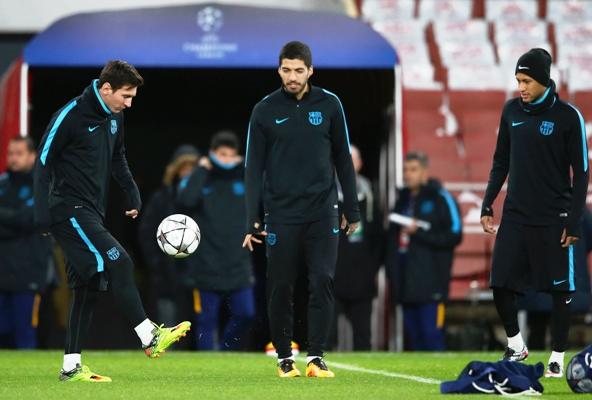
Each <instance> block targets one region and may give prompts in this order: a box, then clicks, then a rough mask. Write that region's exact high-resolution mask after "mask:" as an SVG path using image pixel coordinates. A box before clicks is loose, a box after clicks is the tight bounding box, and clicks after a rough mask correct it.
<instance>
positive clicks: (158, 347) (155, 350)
mask: <svg viewBox="0 0 592 400" xmlns="http://www.w3.org/2000/svg"><path fill="white" fill-rule="evenodd" d="M189 329H191V322H189V321H183V322H181V323H180V324H179V325H177V326H173V327H171V328H164V327H163V326H162V325H160V326H158V325H156V324H154V329H153V330H152V334H153V335H154V337H153V338H152V341H151V342H150V344H149V345H148V346H143V347H142V348H143V349H144V353H146V355H147V356H148V357H150V358H157V357H160V355H161V354H162V353H164V352H165V350H166V349H167V348H168V347H169V346H170V345H172V344H173V343H175V342H178V341H179V340H180V339H181V338H182V337H184V336H186V335H187V332H188V331H189Z"/></svg>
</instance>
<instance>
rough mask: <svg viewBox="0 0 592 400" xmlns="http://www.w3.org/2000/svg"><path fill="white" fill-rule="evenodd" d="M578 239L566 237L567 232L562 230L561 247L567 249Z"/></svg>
mask: <svg viewBox="0 0 592 400" xmlns="http://www.w3.org/2000/svg"><path fill="white" fill-rule="evenodd" d="M579 239H580V238H579V237H577V236H567V231H566V230H565V228H564V229H563V233H562V234H561V247H569V246H571V245H572V244H574V243H575V242H577V241H578V240H579Z"/></svg>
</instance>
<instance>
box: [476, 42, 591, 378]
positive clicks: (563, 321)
mask: <svg viewBox="0 0 592 400" xmlns="http://www.w3.org/2000/svg"><path fill="white" fill-rule="evenodd" d="M550 67H551V56H550V55H549V53H547V52H546V51H545V50H543V49H532V50H530V51H528V52H527V53H525V54H524V55H522V56H521V57H520V59H519V60H518V63H517V64H516V71H515V74H516V79H517V81H518V88H519V91H520V97H518V98H514V99H512V100H510V101H508V102H507V103H506V104H505V106H504V109H503V112H502V117H501V121H500V128H499V134H498V139H497V145H496V149H495V153H494V156H493V166H492V168H491V173H490V176H489V183H488V185H487V190H486V193H485V198H484V200H483V208H482V212H481V224H482V225H483V229H484V230H485V232H488V233H492V234H494V233H496V231H495V229H494V228H493V211H492V205H493V202H494V200H495V198H496V197H497V195H498V193H499V191H500V189H501V187H502V185H503V184H504V181H505V180H506V177H508V189H507V196H506V200H505V202H504V208H503V213H502V219H501V224H500V228H499V232H498V233H497V237H496V242H495V247H494V254H493V265H492V272H491V281H490V285H491V287H492V288H493V293H494V301H495V304H496V308H497V310H498V313H499V315H500V317H501V319H502V322H503V324H504V327H505V330H506V334H507V336H508V349H507V351H506V353H505V355H504V359H508V360H513V361H521V360H523V359H525V358H526V357H527V356H528V350H527V348H526V345H525V344H524V341H523V340H522V336H521V334H520V330H519V328H518V322H517V309H516V304H515V295H516V293H522V292H523V291H524V290H525V288H526V287H527V286H533V287H534V288H535V289H536V290H538V291H544V292H550V293H551V294H552V295H553V304H554V306H553V317H552V328H551V332H552V350H553V353H552V355H551V358H550V359H549V368H548V370H547V373H546V376H548V377H560V376H562V375H563V354H564V351H565V349H566V347H567V336H568V330H569V305H570V303H571V293H572V292H573V291H574V290H575V282H574V257H573V243H574V242H575V241H577V240H578V238H579V237H580V235H581V232H580V231H581V228H580V226H581V220H582V213H583V209H584V205H585V201H586V193H587V187H588V157H587V154H588V149H587V146H586V131H585V123H584V119H583V117H582V114H581V113H580V112H579V111H578V109H577V108H575V107H574V106H573V105H571V104H568V103H566V102H564V101H562V100H561V99H559V96H558V95H557V93H556V92H555V82H553V80H551V79H550ZM570 170H571V171H573V176H571V173H570Z"/></svg>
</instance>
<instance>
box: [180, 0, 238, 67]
mask: <svg viewBox="0 0 592 400" xmlns="http://www.w3.org/2000/svg"><path fill="white" fill-rule="evenodd" d="M196 21H197V26H198V28H199V29H200V31H201V32H200V35H199V41H187V42H185V43H183V44H182V46H181V48H182V51H183V52H184V53H192V54H195V56H196V57H197V58H199V59H201V60H221V59H224V58H226V57H227V56H229V55H231V54H234V53H236V52H238V43H236V42H224V41H223V40H222V38H221V36H220V35H221V32H220V31H221V30H222V27H223V26H224V12H223V11H222V9H221V8H217V7H212V6H207V7H204V8H202V9H200V10H199V11H198V12H197V17H196ZM231 25H232V24H231Z"/></svg>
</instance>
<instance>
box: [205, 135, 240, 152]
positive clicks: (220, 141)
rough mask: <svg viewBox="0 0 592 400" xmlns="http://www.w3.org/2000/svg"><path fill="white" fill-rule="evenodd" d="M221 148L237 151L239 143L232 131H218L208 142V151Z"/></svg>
mask: <svg viewBox="0 0 592 400" xmlns="http://www.w3.org/2000/svg"><path fill="white" fill-rule="evenodd" d="M222 146H224V147H230V148H231V149H234V150H236V151H238V149H239V142H238V136H236V133H234V132H232V131H220V132H218V133H216V134H215V135H214V136H213V137H212V141H211V142H210V150H216V149H218V148H219V147H222Z"/></svg>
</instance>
